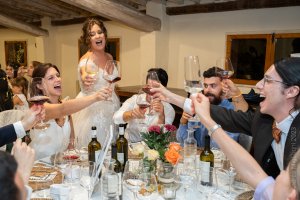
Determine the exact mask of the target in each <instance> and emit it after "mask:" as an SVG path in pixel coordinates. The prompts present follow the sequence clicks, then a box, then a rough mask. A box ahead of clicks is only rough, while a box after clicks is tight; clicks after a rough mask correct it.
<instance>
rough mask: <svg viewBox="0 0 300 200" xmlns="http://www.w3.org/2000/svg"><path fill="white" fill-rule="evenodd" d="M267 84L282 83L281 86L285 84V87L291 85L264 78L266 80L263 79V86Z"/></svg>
mask: <svg viewBox="0 0 300 200" xmlns="http://www.w3.org/2000/svg"><path fill="white" fill-rule="evenodd" d="M266 82H267V83H272V82H276V83H281V84H283V85H286V86H289V84H288V83H286V82H283V81H278V80H274V79H272V78H268V77H266V76H264V78H263V86H265V84H266Z"/></svg>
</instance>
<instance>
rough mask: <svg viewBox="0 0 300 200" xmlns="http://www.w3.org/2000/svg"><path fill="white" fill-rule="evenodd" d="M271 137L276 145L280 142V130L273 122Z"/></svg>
mask: <svg viewBox="0 0 300 200" xmlns="http://www.w3.org/2000/svg"><path fill="white" fill-rule="evenodd" d="M272 135H273V138H274V140H275V142H276V143H277V144H278V143H279V142H280V138H281V130H280V129H278V128H277V127H276V123H275V121H274V122H273V125H272Z"/></svg>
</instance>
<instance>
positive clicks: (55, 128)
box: [29, 63, 111, 159]
mask: <svg viewBox="0 0 300 200" xmlns="http://www.w3.org/2000/svg"><path fill="white" fill-rule="evenodd" d="M35 77H42V78H44V79H43V80H44V82H43V83H44V84H43V86H41V90H42V92H43V94H44V95H46V96H48V97H49V101H48V102H46V103H45V104H44V107H45V112H46V117H45V121H47V120H48V121H47V123H49V124H50V126H49V127H48V128H47V129H45V130H40V129H32V130H31V131H30V135H31V139H32V142H31V143H30V144H29V146H31V147H32V148H34V149H35V152H36V159H41V158H44V157H47V156H50V155H53V154H55V153H56V152H59V151H64V150H66V149H67V147H68V145H69V141H72V140H74V138H75V136H74V129H73V125H72V118H71V117H70V114H73V113H74V112H77V111H79V110H80V109H82V108H84V107H86V106H88V105H90V104H93V103H94V102H98V101H99V100H103V99H105V98H107V97H108V96H110V93H111V91H109V89H107V88H106V89H102V90H101V91H99V92H98V93H95V94H93V95H91V96H89V97H85V98H81V99H75V100H69V101H66V102H61V101H60V96H61V94H62V81H61V77H60V72H59V70H58V68H57V67H56V66H55V65H52V64H50V63H46V64H41V65H39V66H38V67H37V68H36V69H35V70H34V71H33V74H32V78H35Z"/></svg>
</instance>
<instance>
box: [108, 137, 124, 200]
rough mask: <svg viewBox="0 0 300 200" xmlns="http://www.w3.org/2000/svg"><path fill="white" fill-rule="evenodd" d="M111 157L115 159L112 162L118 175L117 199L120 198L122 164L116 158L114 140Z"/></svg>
mask: <svg viewBox="0 0 300 200" xmlns="http://www.w3.org/2000/svg"><path fill="white" fill-rule="evenodd" d="M111 157H112V158H113V159H114V160H115V162H114V171H115V172H116V173H117V174H118V177H119V183H118V186H119V190H118V191H119V200H121V199H122V165H121V163H120V162H119V161H118V159H117V144H116V143H115V142H114V143H112V144H111Z"/></svg>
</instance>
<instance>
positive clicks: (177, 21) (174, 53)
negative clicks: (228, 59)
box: [168, 7, 300, 88]
mask: <svg viewBox="0 0 300 200" xmlns="http://www.w3.org/2000/svg"><path fill="white" fill-rule="evenodd" d="M299 19H300V7H286V8H273V9H256V10H242V11H233V12H219V13H207V14H191V15H179V16H170V19H169V20H170V39H169V58H170V59H169V68H168V69H169V70H168V73H169V74H172V75H173V76H172V77H171V78H170V86H172V87H178V88H182V87H183V79H184V77H183V58H184V56H187V55H198V56H199V59H200V64H201V70H202V71H204V70H205V69H207V68H209V67H211V66H212V65H214V64H215V62H216V60H217V58H218V57H222V56H224V55H225V43H226V34H228V33H230V34H232V33H265V32H266V33H272V32H295V31H298V32H300V23H299Z"/></svg>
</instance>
